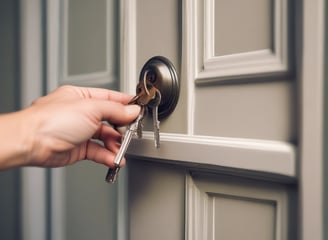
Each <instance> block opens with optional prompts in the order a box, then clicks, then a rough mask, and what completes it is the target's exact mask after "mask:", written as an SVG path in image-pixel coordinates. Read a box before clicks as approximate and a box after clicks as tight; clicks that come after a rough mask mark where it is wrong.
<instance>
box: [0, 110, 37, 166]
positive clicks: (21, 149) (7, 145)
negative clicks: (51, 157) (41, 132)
mask: <svg viewBox="0 0 328 240" xmlns="http://www.w3.org/2000/svg"><path fill="white" fill-rule="evenodd" d="M29 118H30V117H29V116H28V114H27V113H26V110H22V111H18V112H14V113H8V114H1V115H0V170H3V169H8V168H13V167H18V166H25V165H27V161H28V157H29V154H30V149H31V147H32V139H33V134H31V132H32V131H33V130H32V129H33V126H29V122H30V121H29Z"/></svg>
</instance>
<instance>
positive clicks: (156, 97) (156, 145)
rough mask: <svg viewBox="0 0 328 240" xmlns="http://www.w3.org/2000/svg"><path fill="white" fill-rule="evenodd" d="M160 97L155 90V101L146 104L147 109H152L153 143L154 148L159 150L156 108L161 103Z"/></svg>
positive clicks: (158, 122) (158, 92)
mask: <svg viewBox="0 0 328 240" xmlns="http://www.w3.org/2000/svg"><path fill="white" fill-rule="evenodd" d="M161 99H162V95H161V93H160V91H159V90H157V89H156V96H155V99H154V100H152V101H150V102H149V103H148V105H149V107H151V108H152V113H153V126H154V141H155V147H156V148H159V146H160V136H159V124H160V121H159V120H158V106H159V104H160V103H161Z"/></svg>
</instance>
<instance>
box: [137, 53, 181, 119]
mask: <svg viewBox="0 0 328 240" xmlns="http://www.w3.org/2000/svg"><path fill="white" fill-rule="evenodd" d="M145 74H146V76H145ZM144 77H146V79H147V80H148V81H149V82H150V83H152V84H153V85H154V86H155V87H156V88H157V89H158V90H159V91H160V93H161V97H162V98H161V102H160V104H159V106H158V118H159V119H160V120H161V119H163V118H166V117H167V116H169V115H170V114H171V113H172V112H173V111H174V109H175V107H176V105H177V103H178V100H179V94H180V84H179V80H178V76H177V72H176V70H175V68H174V66H173V64H172V63H171V62H170V61H169V60H168V59H167V58H165V57H163V56H155V57H152V58H151V59H149V60H148V61H147V62H146V63H145V65H144V66H143V68H142V69H141V72H140V77H139V81H143V80H144ZM151 110H152V109H151V108H149V111H150V112H151Z"/></svg>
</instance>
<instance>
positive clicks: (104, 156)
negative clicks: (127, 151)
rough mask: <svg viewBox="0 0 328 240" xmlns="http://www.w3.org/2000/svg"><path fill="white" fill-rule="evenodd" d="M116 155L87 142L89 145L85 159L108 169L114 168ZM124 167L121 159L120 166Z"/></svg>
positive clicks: (91, 142) (123, 160)
mask: <svg viewBox="0 0 328 240" xmlns="http://www.w3.org/2000/svg"><path fill="white" fill-rule="evenodd" d="M115 156H116V154H115V153H114V152H111V151H110V150H108V149H107V148H104V147H103V146H101V145H99V144H98V143H95V142H93V141H89V144H88V146H87V149H86V159H90V160H92V161H94V162H97V163H101V164H104V165H106V166H108V167H114V159H115ZM124 165H125V159H122V161H121V166H124Z"/></svg>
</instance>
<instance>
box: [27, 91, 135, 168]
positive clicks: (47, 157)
mask: <svg viewBox="0 0 328 240" xmlns="http://www.w3.org/2000/svg"><path fill="white" fill-rule="evenodd" d="M130 99H131V96H129V95H126V94H123V93H120V92H116V91H111V90H107V89H99V88H82V87H73V86H63V87H60V88H58V89H56V90H55V91H54V92H52V93H50V94H49V95H47V96H44V97H42V98H39V99H37V100H36V101H34V102H33V104H32V105H31V106H30V107H28V108H27V109H25V110H23V111H24V112H25V116H26V123H27V124H28V126H27V127H28V128H30V131H29V132H30V136H31V138H30V140H29V142H30V143H31V148H30V149H31V150H30V151H29V152H30V154H29V155H28V157H27V158H26V164H25V165H29V166H42V167H60V166H66V165H70V164H73V163H75V162H77V161H79V160H84V159H89V160H93V161H95V162H97V163H102V164H105V165H106V166H109V167H113V161H114V158H115V155H116V153H117V152H118V150H119V147H120V141H121V134H120V133H119V132H117V131H116V130H114V129H113V128H112V127H111V126H110V125H108V124H105V123H104V122H102V121H108V122H109V123H110V124H118V125H126V124H129V123H130V122H132V121H133V120H134V119H135V118H136V117H137V115H138V114H139V111H140V107H139V106H137V105H126V104H127V103H128V102H129V100H130ZM94 140H100V141H102V142H103V145H101V144H99V143H98V142H95V141H94ZM123 164H124V161H123Z"/></svg>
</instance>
